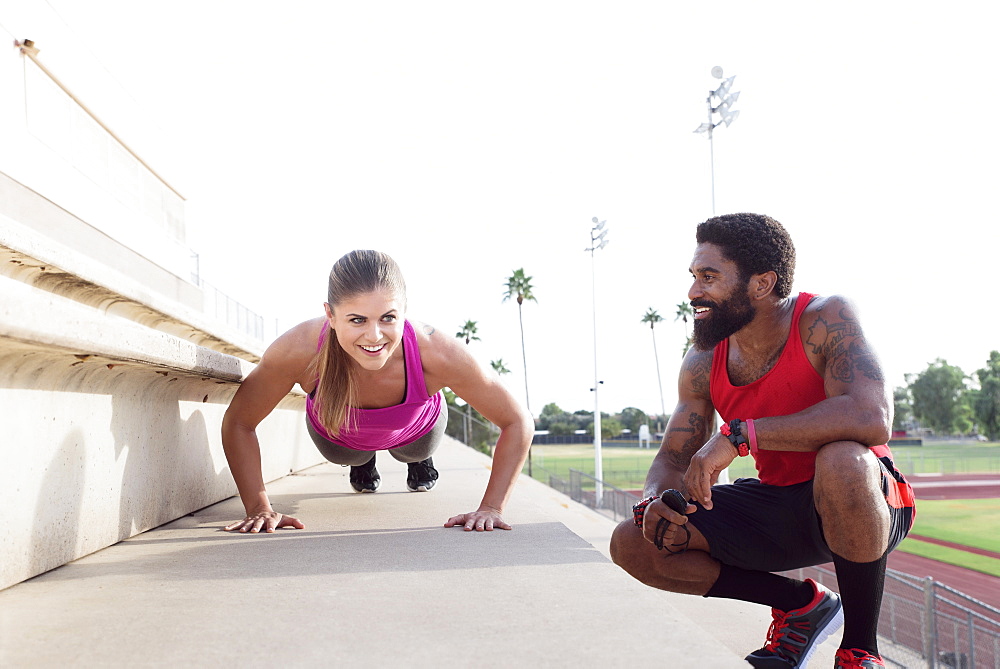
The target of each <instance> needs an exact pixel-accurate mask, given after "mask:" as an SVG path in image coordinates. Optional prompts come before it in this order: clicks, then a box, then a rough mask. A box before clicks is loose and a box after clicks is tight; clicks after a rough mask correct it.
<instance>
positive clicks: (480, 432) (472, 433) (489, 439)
mask: <svg viewBox="0 0 1000 669" xmlns="http://www.w3.org/2000/svg"><path fill="white" fill-rule="evenodd" d="M445 434H447V435H448V436H449V437H452V438H453V439H457V440H458V441H460V442H462V443H463V444H465V445H466V446H471V447H472V448H474V449H476V450H477V451H480V452H482V453H485V454H486V455H489V456H492V455H493V447H494V446H495V445H496V441H497V436H498V435H499V434H500V429H499V428H497V426H496V425H494V424H493V423H491V422H489V421H487V420H483V418H482V416H480V415H479V414H478V413H477V412H476V411H475V409H473V408H472V407H471V406H469V405H468V404H466V405H465V406H464V407H457V406H454V405H452V404H449V405H448V427H446V428H445Z"/></svg>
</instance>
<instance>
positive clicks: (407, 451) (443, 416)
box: [306, 401, 448, 467]
mask: <svg viewBox="0 0 1000 669" xmlns="http://www.w3.org/2000/svg"><path fill="white" fill-rule="evenodd" d="M447 426H448V406H447V404H445V402H444V401H442V402H441V413H440V414H439V415H438V419H437V422H435V423H434V427H433V428H431V431H430V432H428V433H427V434H425V435H424V436H422V437H417V438H416V439H414V440H413V441H411V442H410V443H408V444H403V445H402V446H396V447H395V448H389V449H386V450H387V451H388V452H389V455H391V456H392V457H394V458H396V459H397V460H399V461H400V462H420V461H421V460H426V459H427V458H429V457H431V455H432V454H433V453H434V451H436V450H437V447H438V446H440V445H441V437H442V436H444V429H445V428H446V427H447ZM306 429H307V430H308V431H309V436H310V437H312V440H313V443H314V444H316V448H318V449H319V452H320V454H321V455H322V456H323V457H324V458H326V459H327V460H329V461H330V462H332V463H334V464H337V465H351V466H352V467H360V466H361V465H363V464H365V463H366V462H368V461H369V460H371V459H372V458H373V457H374V456H375V454H376V453H377V452H378V451H359V450H356V449H353V448H348V447H347V446H342V445H340V444H337V443H334V442H332V441H330V440H329V439H326V438H325V437H323V436H322V435H320V434H319V433H318V432H316V429H315V428H314V427H313V426H312V422H311V421H310V420H309V418H306Z"/></svg>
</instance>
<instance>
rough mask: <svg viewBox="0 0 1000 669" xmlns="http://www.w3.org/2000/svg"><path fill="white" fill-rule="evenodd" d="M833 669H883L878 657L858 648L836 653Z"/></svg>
mask: <svg viewBox="0 0 1000 669" xmlns="http://www.w3.org/2000/svg"><path fill="white" fill-rule="evenodd" d="M833 666H834V669H878V667H884V666H885V662H883V661H882V657H881V656H880V655H872V654H871V653H869V652H868V651H867V650H861V649H860V648H841V649H840V650H838V651H837V656H836V660H835V663H834V665H833Z"/></svg>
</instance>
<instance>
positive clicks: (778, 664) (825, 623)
mask: <svg viewBox="0 0 1000 669" xmlns="http://www.w3.org/2000/svg"><path fill="white" fill-rule="evenodd" d="M806 583H809V584H811V585H812V586H813V589H814V590H815V591H816V594H815V595H814V596H813V598H812V601H811V602H809V603H808V604H807V605H806V606H804V607H802V608H801V609H795V610H794V611H788V612H785V611H779V610H778V609H771V617H772V619H773V620H772V622H771V628H770V629H769V630H768V631H767V643H765V644H764V647H763V648H760V649H759V650H755V651H754V652H752V653H750V654H749V655H747V656H746V661H747V662H749V663H750V664H751V665H753V666H755V667H758V669H772V668H774V669H788V667H804V666H806V663H807V662H809V656H810V655H812V654H813V651H814V650H816V646H818V645H819V644H821V643H823V641H825V640H826V639H827V637H829V636H830V635H831V634H833V633H834V632H836V631H837V630H838V629H839V628H840V626H841V625H842V624H844V611H843V607H842V606H841V604H840V595H838V594H837V593H835V592H831V591H830V590H827V589H826V588H824V587H823V586H822V585H820V584H819V583H817V582H816V581H814V580H812V579H811V578H807V579H806ZM838 666H840V665H838ZM843 666H845V667H847V666H862V667H864V666H871V665H843ZM876 666H877V665H876Z"/></svg>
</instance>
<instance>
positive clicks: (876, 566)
mask: <svg viewBox="0 0 1000 669" xmlns="http://www.w3.org/2000/svg"><path fill="white" fill-rule="evenodd" d="M888 555H889V554H888V553H884V554H883V555H882V557H880V558H879V559H878V560H875V561H874V562H851V561H850V560H845V559H844V558H842V557H840V556H839V555H836V554H834V556H833V565H834V567H836V569H837V584H838V585H839V586H840V600H841V602H842V603H843V605H844V639H843V641H841V643H840V647H841V648H860V649H862V650H867V651H868V652H869V653H872V654H874V655H878V638H877V634H878V618H879V612H880V609H881V608H882V591H883V589H884V588H885V563H886V558H887V557H888Z"/></svg>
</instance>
